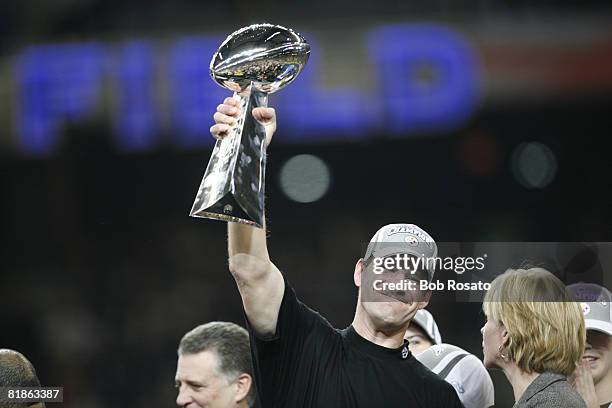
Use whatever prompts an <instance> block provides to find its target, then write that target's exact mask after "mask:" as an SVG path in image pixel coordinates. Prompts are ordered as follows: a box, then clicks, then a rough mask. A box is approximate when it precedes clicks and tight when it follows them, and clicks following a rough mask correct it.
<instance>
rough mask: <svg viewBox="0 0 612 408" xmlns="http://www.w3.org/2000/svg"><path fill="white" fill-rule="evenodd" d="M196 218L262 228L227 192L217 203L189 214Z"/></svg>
mask: <svg viewBox="0 0 612 408" xmlns="http://www.w3.org/2000/svg"><path fill="white" fill-rule="evenodd" d="M189 215H190V216H191V217H196V218H209V219H213V220H219V221H225V222H238V223H241V224H247V225H252V226H255V227H259V228H262V226H261V225H259V224H257V223H256V222H255V221H251V220H250V218H249V215H248V214H247V213H246V212H245V211H244V210H243V209H242V208H241V207H240V205H239V204H238V202H236V200H235V199H234V197H233V196H232V195H231V194H230V193H228V194H226V195H225V197H223V198H222V199H221V200H219V201H218V202H217V203H215V204H214V205H212V206H211V207H209V208H207V209H206V210H201V211H196V212H192V213H191V214H189Z"/></svg>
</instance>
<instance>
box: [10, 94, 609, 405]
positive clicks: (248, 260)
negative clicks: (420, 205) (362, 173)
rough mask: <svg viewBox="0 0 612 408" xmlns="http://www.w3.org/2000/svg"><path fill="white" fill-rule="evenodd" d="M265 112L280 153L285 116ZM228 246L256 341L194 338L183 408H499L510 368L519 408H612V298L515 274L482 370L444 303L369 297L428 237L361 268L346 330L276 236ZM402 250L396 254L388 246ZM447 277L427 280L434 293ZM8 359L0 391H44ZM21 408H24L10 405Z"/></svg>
mask: <svg viewBox="0 0 612 408" xmlns="http://www.w3.org/2000/svg"><path fill="white" fill-rule="evenodd" d="M258 109H259V110H258V111H257V112H254V115H255V117H256V118H257V119H258V120H259V121H260V122H261V123H262V124H263V125H264V126H265V128H266V129H267V132H268V143H269V142H270V140H271V138H272V134H273V133H274V129H275V112H274V111H273V110H271V109H266V108H258ZM237 113H238V111H237V109H236V104H235V103H234V102H233V101H232V99H228V100H226V101H225V103H224V104H222V105H220V106H219V109H218V112H217V114H216V115H215V120H216V122H217V123H216V125H215V126H214V127H213V128H212V129H211V131H212V133H213V135H214V136H215V137H217V138H221V139H222V138H223V137H224V136H225V135H226V134H227V133H228V132H230V131H231V128H232V126H233V123H234V117H235V115H237ZM228 237H229V239H228V240H229V248H228V256H229V270H230V272H231V275H232V276H233V277H234V279H235V281H236V284H237V287H238V291H239V293H240V297H241V300H242V306H243V308H244V313H245V316H246V321H245V326H246V328H242V327H240V326H239V325H236V324H235V323H229V322H221V321H215V322H208V323H205V324H202V325H198V326H197V327H196V328H194V329H193V330H190V331H189V332H188V333H187V334H185V335H184V337H183V338H182V339H181V341H180V344H179V345H178V360H177V369H176V375H175V379H174V380H175V385H176V390H177V398H176V404H177V405H178V406H181V407H186V408H204V407H212V408H217V407H218V408H225V407H378V406H380V407H394V406H398V407H399V406H415V407H416V406H421V407H461V406H465V407H467V408H477V407H483V408H485V407H490V406H493V405H494V404H495V402H496V401H495V390H494V387H493V382H492V381H491V377H490V375H489V372H488V371H487V369H499V370H501V371H502V372H503V373H504V375H505V377H506V378H507V380H508V382H509V384H510V385H511V387H512V391H513V394H514V400H515V401H516V404H515V407H517V408H523V407H548V406H551V407H552V406H555V407H581V408H582V407H588V408H596V407H606V408H608V407H612V312H611V310H610V305H611V302H612V297H611V295H610V292H609V291H608V290H607V289H605V288H603V287H601V286H597V285H592V284H591V285H589V284H578V285H570V286H569V287H565V284H564V283H563V282H562V281H561V280H559V278H558V277H556V276H555V275H554V274H553V273H551V272H549V271H547V270H545V269H543V268H538V267H522V268H517V269H508V270H507V271H505V272H504V273H502V274H500V275H499V276H498V277H497V278H495V279H494V280H493V282H491V287H490V289H489V290H488V291H487V293H486V296H485V299H484V302H483V303H482V309H483V312H484V314H485V316H486V323H485V325H484V327H483V328H482V330H481V332H482V346H483V356H484V358H483V359H482V361H481V359H479V358H478V357H476V356H475V355H473V354H472V353H469V352H467V351H465V349H464V348H462V346H463V345H461V344H448V343H444V342H443V341H442V336H441V333H440V329H439V328H438V325H437V324H436V321H435V319H434V317H433V316H432V314H431V313H429V312H428V311H427V308H428V305H429V301H430V298H431V296H432V294H431V292H426V293H418V296H412V295H415V294H414V293H413V294H411V293H403V294H397V293H373V292H372V287H371V285H366V284H365V282H367V279H366V276H367V274H368V271H369V270H371V268H372V264H373V262H372V260H373V259H374V258H376V257H379V258H384V257H388V256H392V255H394V254H396V253H399V252H402V253H407V254H408V255H410V256H416V255H417V254H422V253H427V254H428V255H429V256H435V255H436V252H437V247H436V243H435V241H434V240H433V238H432V237H431V236H430V235H429V233H427V232H426V231H424V230H423V229H421V228H419V227H418V226H416V225H413V224H389V225H386V226H383V227H382V228H381V229H380V230H379V231H377V232H376V234H375V235H374V236H373V237H372V239H371V241H370V245H369V246H368V248H367V250H366V252H365V253H364V254H363V256H362V257H360V258H358V259H357V261H356V263H355V266H354V269H353V273H352V277H353V282H354V284H355V286H356V287H357V288H358V298H357V305H356V308H355V314H354V318H353V321H352V323H351V325H350V326H349V327H347V328H345V329H342V330H339V329H336V328H334V327H333V326H332V324H330V323H329V321H328V320H327V319H325V318H324V317H323V316H321V315H320V314H319V313H317V312H315V311H314V310H313V309H311V308H310V307H308V306H307V305H306V304H304V303H303V302H302V301H301V300H300V299H299V298H298V295H297V293H299V288H298V290H294V289H293V286H292V284H291V283H290V282H289V280H288V277H287V275H286V274H285V273H282V272H281V271H280V270H279V268H277V267H276V266H275V264H274V263H273V262H272V261H271V256H270V254H269V253H268V248H267V237H266V229H265V228H264V229H258V228H255V227H251V226H247V225H242V224H238V223H230V224H229V225H228ZM389 243H391V244H393V245H392V248H395V252H390V251H389V250H388V249H389V248H390V247H389V246H385V245H382V244H389ZM219 256H220V255H219ZM394 272H395V273H397V271H394ZM434 273H435V271H433V270H419V271H417V275H418V277H419V278H420V279H426V280H428V281H431V280H432V279H433V276H434ZM345 278H346V279H348V277H345ZM186 286H194V285H186ZM185 292H189V290H188V289H187V290H186V291H181V293H183V294H184V293H185ZM236 301H239V300H238V299H236ZM154 303H155V300H154V299H151V302H150V306H153V304H154ZM210 306H211V307H214V305H210ZM234 306H236V307H239V306H237V305H234ZM171 312H172V311H169V310H166V311H165V313H167V314H168V316H169V315H170V314H171ZM449 313H452V311H451V312H449ZM147 324H150V325H154V324H155V323H154V322H147ZM465 348H467V347H465ZM0 359H1V360H0V361H1V362H2V363H1V364H0V369H1V370H0V387H26V386H32V385H31V384H39V382H37V383H33V382H32V381H33V378H35V377H36V374H35V371H34V369H33V367H32V366H31V364H30V363H29V362H28V361H27V359H26V358H25V357H23V356H21V355H20V354H19V353H18V352H15V351H13V350H1V351H0ZM5 362H6V364H5ZM16 367H17V368H16ZM35 381H38V380H37V379H36V380H35ZM13 406H14V407H20V406H21V405H15V404H13V405H6V407H11V408H13ZM30 406H34V405H30Z"/></svg>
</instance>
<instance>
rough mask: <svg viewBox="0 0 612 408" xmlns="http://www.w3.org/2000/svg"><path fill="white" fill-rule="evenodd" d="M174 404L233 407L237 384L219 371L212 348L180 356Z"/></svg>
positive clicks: (197, 406) (201, 406)
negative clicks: (176, 393)
mask: <svg viewBox="0 0 612 408" xmlns="http://www.w3.org/2000/svg"><path fill="white" fill-rule="evenodd" d="M175 384H176V388H177V390H178V396H177V397H176V404H177V405H178V406H180V407H184V408H229V407H236V406H237V401H236V385H235V383H233V382H230V381H228V380H227V379H226V378H225V376H224V375H222V374H221V373H220V372H219V362H218V358H217V354H216V352H214V351H203V352H201V353H198V354H186V355H180V356H179V358H178V364H177V367H176V377H175Z"/></svg>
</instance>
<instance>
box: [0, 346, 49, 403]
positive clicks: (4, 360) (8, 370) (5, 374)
mask: <svg viewBox="0 0 612 408" xmlns="http://www.w3.org/2000/svg"><path fill="white" fill-rule="evenodd" d="M2 387H10V388H22V387H40V381H39V380H38V377H37V376H36V370H35V369H34V366H33V365H32V363H30V361H28V359H27V358H25V356H24V355H23V354H21V353H19V352H17V351H15V350H9V349H0V388H2ZM0 405H1V406H2V408H26V407H27V408H45V403H44V402H30V403H27V402H25V403H22V402H0Z"/></svg>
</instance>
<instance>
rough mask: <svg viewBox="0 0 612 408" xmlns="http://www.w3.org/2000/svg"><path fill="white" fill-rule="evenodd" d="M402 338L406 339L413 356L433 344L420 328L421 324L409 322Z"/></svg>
mask: <svg viewBox="0 0 612 408" xmlns="http://www.w3.org/2000/svg"><path fill="white" fill-rule="evenodd" d="M404 339H406V340H408V348H409V349H410V352H411V353H412V354H414V355H415V356H418V355H419V354H421V353H422V352H424V351H425V350H427V349H428V348H430V347H431V346H433V343H432V342H431V340H429V337H428V336H427V335H426V334H425V332H424V331H423V329H421V326H419V325H418V324H414V323H410V326H408V329H407V330H406V334H405V335H404Z"/></svg>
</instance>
